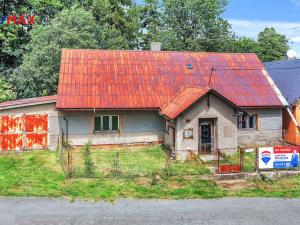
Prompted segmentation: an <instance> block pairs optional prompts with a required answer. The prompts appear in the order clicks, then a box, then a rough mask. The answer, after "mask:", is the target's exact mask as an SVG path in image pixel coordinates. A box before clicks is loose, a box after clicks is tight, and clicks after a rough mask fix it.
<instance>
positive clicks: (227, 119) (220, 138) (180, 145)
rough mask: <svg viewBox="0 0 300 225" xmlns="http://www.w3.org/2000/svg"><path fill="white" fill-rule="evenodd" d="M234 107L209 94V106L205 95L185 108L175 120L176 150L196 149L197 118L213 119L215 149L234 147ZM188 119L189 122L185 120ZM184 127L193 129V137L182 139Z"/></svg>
mask: <svg viewBox="0 0 300 225" xmlns="http://www.w3.org/2000/svg"><path fill="white" fill-rule="evenodd" d="M234 112H235V109H234V108H233V107H232V106H231V105H229V104H228V103H225V102H224V101H223V100H221V99H220V98H218V97H217V96H215V95H213V94H210V107H207V96H205V97H204V98H202V99H200V100H199V101H198V102H197V103H196V104H194V105H193V106H192V107H191V108H189V109H188V110H186V111H185V112H184V113H183V114H182V115H180V116H178V117H177V120H176V144H175V149H176V151H186V150H188V149H189V150H191V151H198V143H199V140H198V139H199V134H198V132H199V131H198V130H199V119H209V118H212V119H215V122H216V128H215V131H216V132H215V149H216V148H222V149H225V148H226V149H236V147H237V124H236V121H237V119H236V116H235V115H234ZM187 120H190V122H186V121H187ZM186 128H192V129H193V139H184V138H183V132H184V129H186Z"/></svg>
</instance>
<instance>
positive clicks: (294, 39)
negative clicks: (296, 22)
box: [291, 36, 300, 44]
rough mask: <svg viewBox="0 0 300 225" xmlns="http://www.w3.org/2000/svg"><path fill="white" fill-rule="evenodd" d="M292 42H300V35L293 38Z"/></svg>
mask: <svg viewBox="0 0 300 225" xmlns="http://www.w3.org/2000/svg"><path fill="white" fill-rule="evenodd" d="M291 42H293V43H299V44H300V36H298V37H293V38H291Z"/></svg>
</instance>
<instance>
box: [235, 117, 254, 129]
mask: <svg viewBox="0 0 300 225" xmlns="http://www.w3.org/2000/svg"><path fill="white" fill-rule="evenodd" d="M237 124H238V129H256V128H257V115H251V116H250V115H241V116H238V117H237Z"/></svg>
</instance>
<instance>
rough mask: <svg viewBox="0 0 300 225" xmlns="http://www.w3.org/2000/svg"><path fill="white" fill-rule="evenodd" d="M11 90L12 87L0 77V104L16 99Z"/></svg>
mask: <svg viewBox="0 0 300 225" xmlns="http://www.w3.org/2000/svg"><path fill="white" fill-rule="evenodd" d="M12 89H13V88H12V86H11V85H10V84H9V83H8V82H7V81H5V80H4V79H3V78H1V77H0V90H1V91H0V102H5V101H9V100H13V99H15V98H16V95H15V93H14V92H13V91H12Z"/></svg>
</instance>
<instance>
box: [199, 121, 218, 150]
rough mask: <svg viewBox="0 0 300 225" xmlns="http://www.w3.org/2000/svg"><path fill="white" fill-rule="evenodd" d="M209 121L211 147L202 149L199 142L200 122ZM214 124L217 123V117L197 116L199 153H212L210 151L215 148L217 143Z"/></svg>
mask: <svg viewBox="0 0 300 225" xmlns="http://www.w3.org/2000/svg"><path fill="white" fill-rule="evenodd" d="M203 122H209V123H211V139H212V142H211V145H212V146H211V149H210V150H202V148H201V147H202V144H201V123H203ZM216 125H217V118H199V122H198V152H199V154H203V153H204V154H212V152H213V151H214V150H215V149H216V143H217V135H216Z"/></svg>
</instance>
